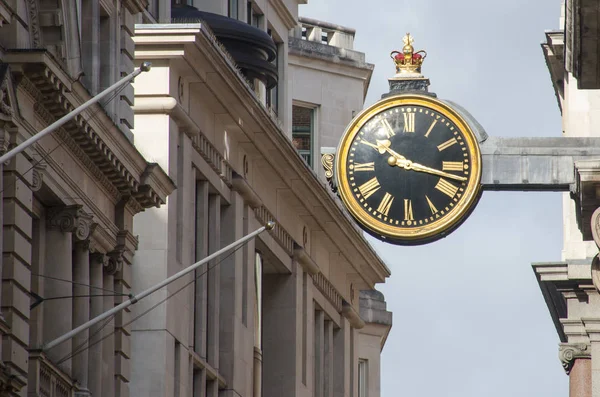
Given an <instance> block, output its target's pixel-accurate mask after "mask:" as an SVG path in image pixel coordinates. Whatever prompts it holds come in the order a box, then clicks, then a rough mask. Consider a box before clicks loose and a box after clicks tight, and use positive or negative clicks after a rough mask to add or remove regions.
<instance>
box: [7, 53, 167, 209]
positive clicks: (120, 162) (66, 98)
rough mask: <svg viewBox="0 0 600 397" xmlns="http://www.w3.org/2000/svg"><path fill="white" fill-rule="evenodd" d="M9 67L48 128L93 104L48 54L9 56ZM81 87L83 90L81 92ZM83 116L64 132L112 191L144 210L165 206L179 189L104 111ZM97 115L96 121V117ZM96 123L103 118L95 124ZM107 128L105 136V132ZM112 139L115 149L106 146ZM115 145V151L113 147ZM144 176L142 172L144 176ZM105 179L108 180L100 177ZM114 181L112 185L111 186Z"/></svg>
mask: <svg viewBox="0 0 600 397" xmlns="http://www.w3.org/2000/svg"><path fill="white" fill-rule="evenodd" d="M6 58H7V62H9V63H11V65H13V66H14V69H15V71H16V73H18V74H19V77H20V81H19V85H20V86H21V87H22V88H23V89H24V90H25V91H27V92H28V93H29V94H30V95H31V96H32V97H33V98H34V99H35V102H36V113H38V115H40V116H41V117H42V119H43V120H44V121H46V122H48V123H50V122H54V121H55V120H56V119H58V118H60V117H62V116H64V115H65V114H67V113H68V112H70V111H72V110H73V109H75V107H77V106H79V105H80V103H79V102H81V103H83V101H84V100H86V99H88V98H84V97H81V98H80V97H79V96H77V93H79V94H81V93H80V92H79V91H81V90H79V89H78V92H77V93H74V90H75V89H76V87H75V85H76V84H79V83H72V82H71V81H70V79H69V77H68V75H66V73H65V72H64V70H62V69H61V66H60V65H59V64H58V63H57V62H56V61H55V60H54V59H53V58H52V57H51V56H49V55H48V54H46V53H44V52H31V53H27V54H22V53H14V52H13V53H10V52H9V53H8V54H7V57H6ZM77 87H79V86H77ZM84 113H86V115H87V116H83V115H82V114H79V115H77V116H76V117H75V118H74V120H71V121H70V122H68V123H66V124H65V125H64V126H63V127H62V128H61V129H59V131H58V135H59V136H60V138H61V139H62V140H63V141H65V143H67V147H68V148H69V149H71V150H72V151H73V153H74V154H75V155H76V156H77V157H78V158H79V159H80V160H81V161H82V162H83V163H84V164H85V165H86V166H87V167H88V168H89V169H90V170H91V171H92V172H93V174H94V176H96V177H98V179H99V180H100V181H102V182H103V185H105V187H108V185H112V189H110V188H109V191H111V190H112V191H113V194H114V191H115V190H116V191H118V192H119V194H128V195H131V196H133V197H134V198H135V199H136V200H138V201H139V202H140V204H141V205H142V206H144V208H151V207H156V206H160V205H162V204H164V203H165V200H166V196H167V195H168V194H170V193H171V192H172V191H173V190H174V188H175V186H174V184H173V181H172V180H171V179H170V178H169V177H168V175H167V174H166V173H165V172H164V170H162V169H161V168H160V167H157V166H156V164H151V163H148V162H147V161H146V160H145V159H144V158H143V157H142V156H141V154H140V153H139V152H138V151H137V150H136V149H135V147H133V145H131V143H130V142H129V141H127V140H126V138H125V137H121V136H120V135H119V136H117V137H116V138H114V137H113V135H111V134H115V133H116V132H117V131H116V130H118V127H117V126H115V125H114V123H112V122H110V123H105V118H106V117H107V116H106V115H105V114H104V113H103V112H102V108H101V107H100V106H99V105H94V106H92V108H90V110H88V111H86V112H84ZM90 115H93V117H90ZM95 118H99V120H98V121H95V120H94V119H95ZM104 125H105V126H107V129H108V131H105V130H104V129H103V128H102V126H104ZM106 137H108V140H109V141H110V142H109V143H110V146H109V145H108V144H107V142H106V141H105V138H106ZM113 144H114V145H113ZM138 171H139V172H138ZM99 173H101V174H102V176H103V177H100V175H99ZM106 180H108V183H106Z"/></svg>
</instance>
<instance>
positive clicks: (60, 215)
mask: <svg viewBox="0 0 600 397" xmlns="http://www.w3.org/2000/svg"><path fill="white" fill-rule="evenodd" d="M92 219H93V216H92V215H89V214H86V213H85V212H84V211H83V209H82V206H81V205H69V206H66V207H53V208H50V209H49V210H48V227H49V228H50V229H51V230H52V229H54V230H60V231H61V232H64V233H67V232H71V233H73V237H74V238H75V240H78V241H83V240H87V239H88V238H89V237H90V235H91V234H92V232H93V231H94V229H95V228H96V224H95V223H93V222H92Z"/></svg>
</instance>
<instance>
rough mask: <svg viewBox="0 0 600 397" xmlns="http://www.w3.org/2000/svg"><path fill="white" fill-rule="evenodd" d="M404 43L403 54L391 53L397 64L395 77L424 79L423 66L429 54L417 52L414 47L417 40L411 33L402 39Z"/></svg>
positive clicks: (421, 51) (422, 51) (398, 52)
mask: <svg viewBox="0 0 600 397" xmlns="http://www.w3.org/2000/svg"><path fill="white" fill-rule="evenodd" d="M402 41H403V42H404V47H402V52H400V51H392V52H391V53H390V58H392V60H393V61H394V63H395V64H396V76H395V77H413V78H414V77H417V78H418V77H422V75H421V65H423V61H424V60H425V57H426V56H427V52H425V51H424V50H420V51H417V52H415V49H414V47H413V45H412V44H413V42H414V41H415V39H414V38H413V37H412V36H411V35H410V33H406V36H404V37H403V38H402Z"/></svg>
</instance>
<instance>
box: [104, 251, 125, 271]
mask: <svg viewBox="0 0 600 397" xmlns="http://www.w3.org/2000/svg"><path fill="white" fill-rule="evenodd" d="M107 256H108V261H107V262H106V263H105V266H104V271H105V272H106V273H107V274H110V275H112V276H114V275H115V274H117V273H118V272H120V271H121V270H122V269H123V251H122V250H114V251H112V252H109V253H108V254H107Z"/></svg>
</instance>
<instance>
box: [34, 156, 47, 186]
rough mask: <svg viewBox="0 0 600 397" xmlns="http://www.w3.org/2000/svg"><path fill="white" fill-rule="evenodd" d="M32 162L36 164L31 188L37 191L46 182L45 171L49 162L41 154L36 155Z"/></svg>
mask: <svg viewBox="0 0 600 397" xmlns="http://www.w3.org/2000/svg"><path fill="white" fill-rule="evenodd" d="M32 162H33V164H34V165H33V173H32V176H31V190H32V191H34V192H37V191H38V190H40V189H41V188H42V185H43V183H44V171H45V170H46V167H47V166H48V163H46V162H45V161H44V160H43V159H42V158H41V156H34V157H33V158H32Z"/></svg>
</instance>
